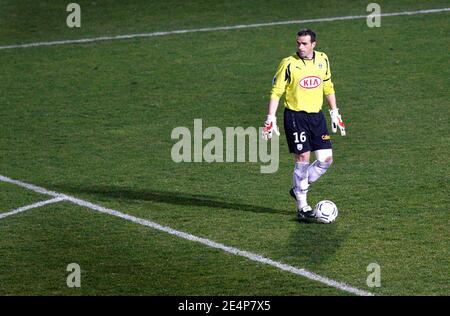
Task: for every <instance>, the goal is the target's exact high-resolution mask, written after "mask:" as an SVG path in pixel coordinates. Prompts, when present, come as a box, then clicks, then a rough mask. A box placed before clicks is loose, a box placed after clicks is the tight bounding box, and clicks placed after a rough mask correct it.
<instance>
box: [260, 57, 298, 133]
mask: <svg viewBox="0 0 450 316" xmlns="http://www.w3.org/2000/svg"><path fill="white" fill-rule="evenodd" d="M290 76H291V73H290V69H289V65H288V64H287V63H286V61H285V60H284V59H283V60H282V61H281V63H280V65H279V66H278V69H277V72H276V74H275V77H274V78H273V81H272V90H271V92H270V100H269V103H268V105H267V117H266V121H265V122H264V129H263V132H262V137H263V139H265V140H268V139H270V138H272V132H275V134H277V135H278V136H279V135H280V132H279V129H278V125H277V117H276V113H277V109H278V105H279V103H280V98H281V96H282V95H283V94H284V92H285V90H286V85H287V84H288V83H289V82H290V79H291V78H290Z"/></svg>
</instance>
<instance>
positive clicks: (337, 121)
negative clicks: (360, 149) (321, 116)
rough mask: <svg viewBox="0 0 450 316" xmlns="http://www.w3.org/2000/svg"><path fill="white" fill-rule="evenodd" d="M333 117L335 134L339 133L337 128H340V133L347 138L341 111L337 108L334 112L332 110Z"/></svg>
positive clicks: (332, 123) (332, 124) (332, 122)
mask: <svg viewBox="0 0 450 316" xmlns="http://www.w3.org/2000/svg"><path fill="white" fill-rule="evenodd" d="M330 116H331V130H332V132H333V133H336V132H337V128H338V127H339V131H340V132H341V135H342V136H345V124H344V122H343V121H342V118H341V115H340V114H339V109H338V108H335V109H334V110H330Z"/></svg>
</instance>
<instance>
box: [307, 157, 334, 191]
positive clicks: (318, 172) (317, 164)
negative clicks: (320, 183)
mask: <svg viewBox="0 0 450 316" xmlns="http://www.w3.org/2000/svg"><path fill="white" fill-rule="evenodd" d="M314 154H315V156H316V160H315V161H314V162H313V163H312V164H310V165H309V167H308V182H309V184H311V183H314V182H316V181H317V179H319V178H320V177H321V176H322V175H323V174H324V173H325V172H327V170H328V168H330V166H331V164H332V163H333V150H332V149H319V150H316V151H314Z"/></svg>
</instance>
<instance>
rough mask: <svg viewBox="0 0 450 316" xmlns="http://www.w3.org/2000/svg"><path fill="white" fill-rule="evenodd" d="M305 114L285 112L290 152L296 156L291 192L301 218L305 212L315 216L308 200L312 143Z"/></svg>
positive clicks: (285, 128)
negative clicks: (310, 142)
mask: <svg viewBox="0 0 450 316" xmlns="http://www.w3.org/2000/svg"><path fill="white" fill-rule="evenodd" d="M305 115H307V114H305V113H300V112H295V111H290V110H285V112H284V130H285V134H286V139H287V143H288V146H289V152H291V153H293V154H294V157H295V166H294V172H293V176H292V188H291V190H290V194H291V196H292V197H293V198H294V199H295V200H296V203H297V211H298V212H297V214H298V216H299V218H300V217H301V218H304V214H305V213H304V212H311V214H309V213H308V214H306V215H310V216H311V217H313V214H312V208H311V207H310V206H309V205H308V202H307V193H308V187H309V184H308V172H307V170H308V167H309V157H310V144H309V137H308V132H307V129H306V128H305Z"/></svg>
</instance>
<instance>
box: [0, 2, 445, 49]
mask: <svg viewBox="0 0 450 316" xmlns="http://www.w3.org/2000/svg"><path fill="white" fill-rule="evenodd" d="M446 11H450V8H439V9H429V10H418V11H403V12H391V13H381V14H380V17H391V16H403V15H408V16H410V15H417V14H431V13H439V12H446ZM366 18H367V15H349V16H336V17H329V18H318V19H305V20H292V21H278V22H266V23H255V24H241V25H232V26H219V27H207V28H199V29H185V30H174V31H165V32H151V33H138V34H125V35H117V36H101V37H93V38H81V39H75V40H59V41H49V42H35V43H27V44H17V45H4V46H0V50H2V49H15V48H30V47H38V46H54V45H66V44H83V43H92V42H100V41H114V40H124V39H133V38H143V37H144V38H145V37H156V36H167V35H174V34H186V33H199V32H216V31H229V30H238V29H248V28H259V27H268V26H276V25H289V24H302V23H318V22H332V21H342V20H356V19H366Z"/></svg>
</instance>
